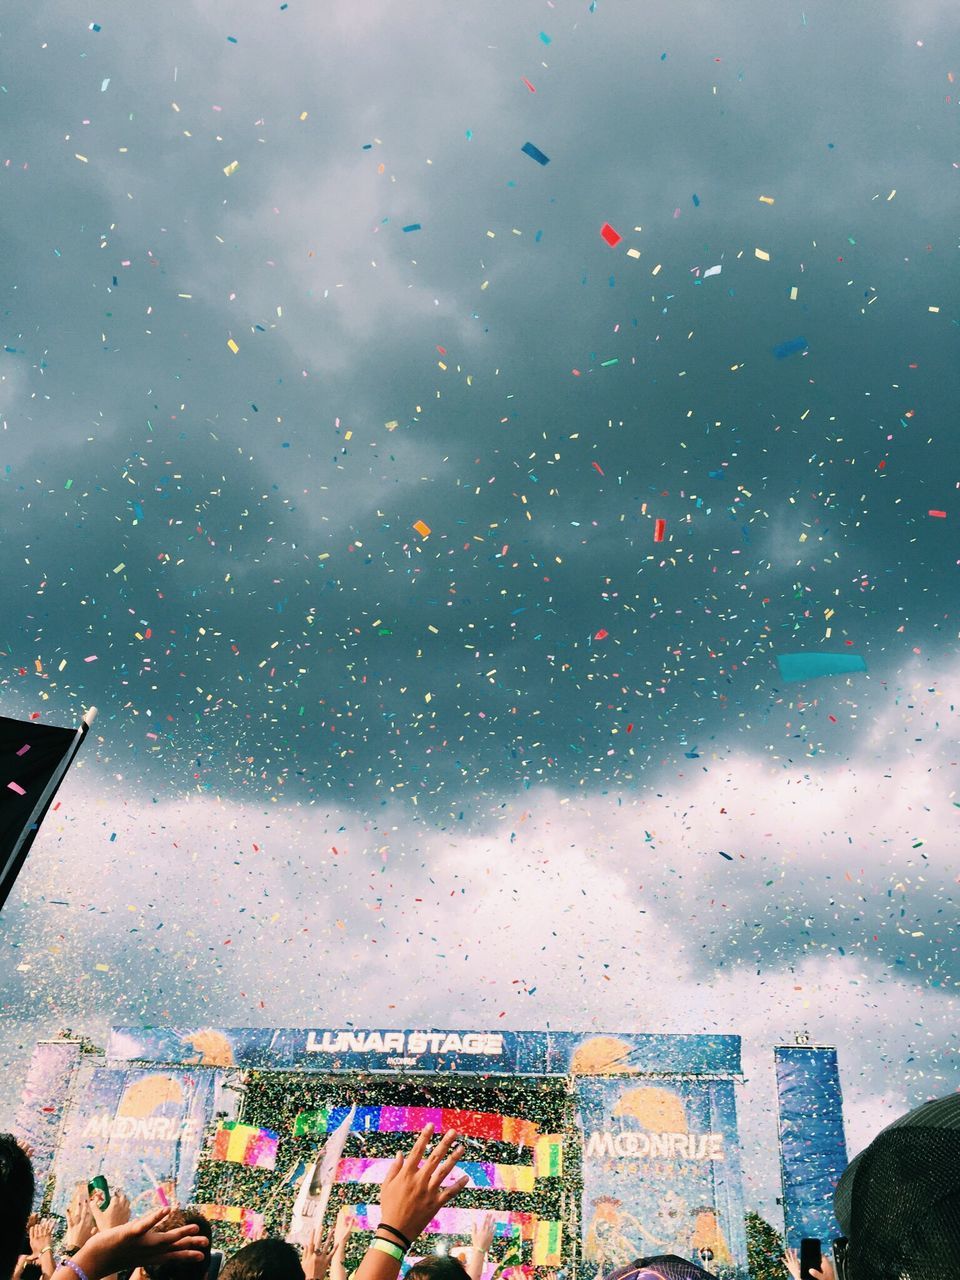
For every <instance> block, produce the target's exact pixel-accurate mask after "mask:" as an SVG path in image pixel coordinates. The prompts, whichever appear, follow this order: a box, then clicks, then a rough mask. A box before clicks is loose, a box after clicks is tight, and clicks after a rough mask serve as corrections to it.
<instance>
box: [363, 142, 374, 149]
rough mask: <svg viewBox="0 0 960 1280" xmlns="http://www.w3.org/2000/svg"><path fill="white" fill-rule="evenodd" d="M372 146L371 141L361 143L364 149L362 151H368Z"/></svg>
mask: <svg viewBox="0 0 960 1280" xmlns="http://www.w3.org/2000/svg"><path fill="white" fill-rule="evenodd" d="M372 147H373V143H372V142H365V143H364V144H363V150H364V151H370V150H371V149H372Z"/></svg>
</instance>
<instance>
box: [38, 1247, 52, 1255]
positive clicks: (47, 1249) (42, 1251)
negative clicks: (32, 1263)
mask: <svg viewBox="0 0 960 1280" xmlns="http://www.w3.org/2000/svg"><path fill="white" fill-rule="evenodd" d="M44 1253H53V1250H52V1249H51V1248H50V1246H49V1245H48V1244H45V1245H44V1246H43V1248H42V1249H41V1250H40V1253H38V1254H37V1257H38V1258H39V1257H40V1256H41V1254H44Z"/></svg>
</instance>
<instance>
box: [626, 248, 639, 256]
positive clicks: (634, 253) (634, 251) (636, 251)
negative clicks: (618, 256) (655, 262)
mask: <svg viewBox="0 0 960 1280" xmlns="http://www.w3.org/2000/svg"><path fill="white" fill-rule="evenodd" d="M627 257H628V258H639V257H640V250H639V249H628V250H627Z"/></svg>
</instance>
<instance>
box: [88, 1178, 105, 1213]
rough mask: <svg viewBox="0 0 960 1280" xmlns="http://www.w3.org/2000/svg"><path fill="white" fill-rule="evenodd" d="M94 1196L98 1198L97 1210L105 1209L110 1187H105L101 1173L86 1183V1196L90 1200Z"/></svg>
mask: <svg viewBox="0 0 960 1280" xmlns="http://www.w3.org/2000/svg"><path fill="white" fill-rule="evenodd" d="M95 1194H96V1195H97V1196H98V1197H99V1203H98V1204H97V1208H98V1209H100V1210H103V1209H106V1207H107V1206H108V1205H109V1203H110V1187H109V1186H108V1185H107V1180H106V1178H105V1177H104V1176H103V1174H102V1173H98V1174H97V1176H96V1177H95V1178H91V1179H90V1181H89V1182H88V1183H87V1195H88V1196H89V1197H90V1199H91V1200H92V1199H93V1197H94V1195H95Z"/></svg>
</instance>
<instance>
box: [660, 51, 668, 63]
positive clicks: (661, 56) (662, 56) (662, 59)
mask: <svg viewBox="0 0 960 1280" xmlns="http://www.w3.org/2000/svg"><path fill="white" fill-rule="evenodd" d="M666 60H667V55H666V54H665V53H661V55H660V61H661V62H666Z"/></svg>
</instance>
